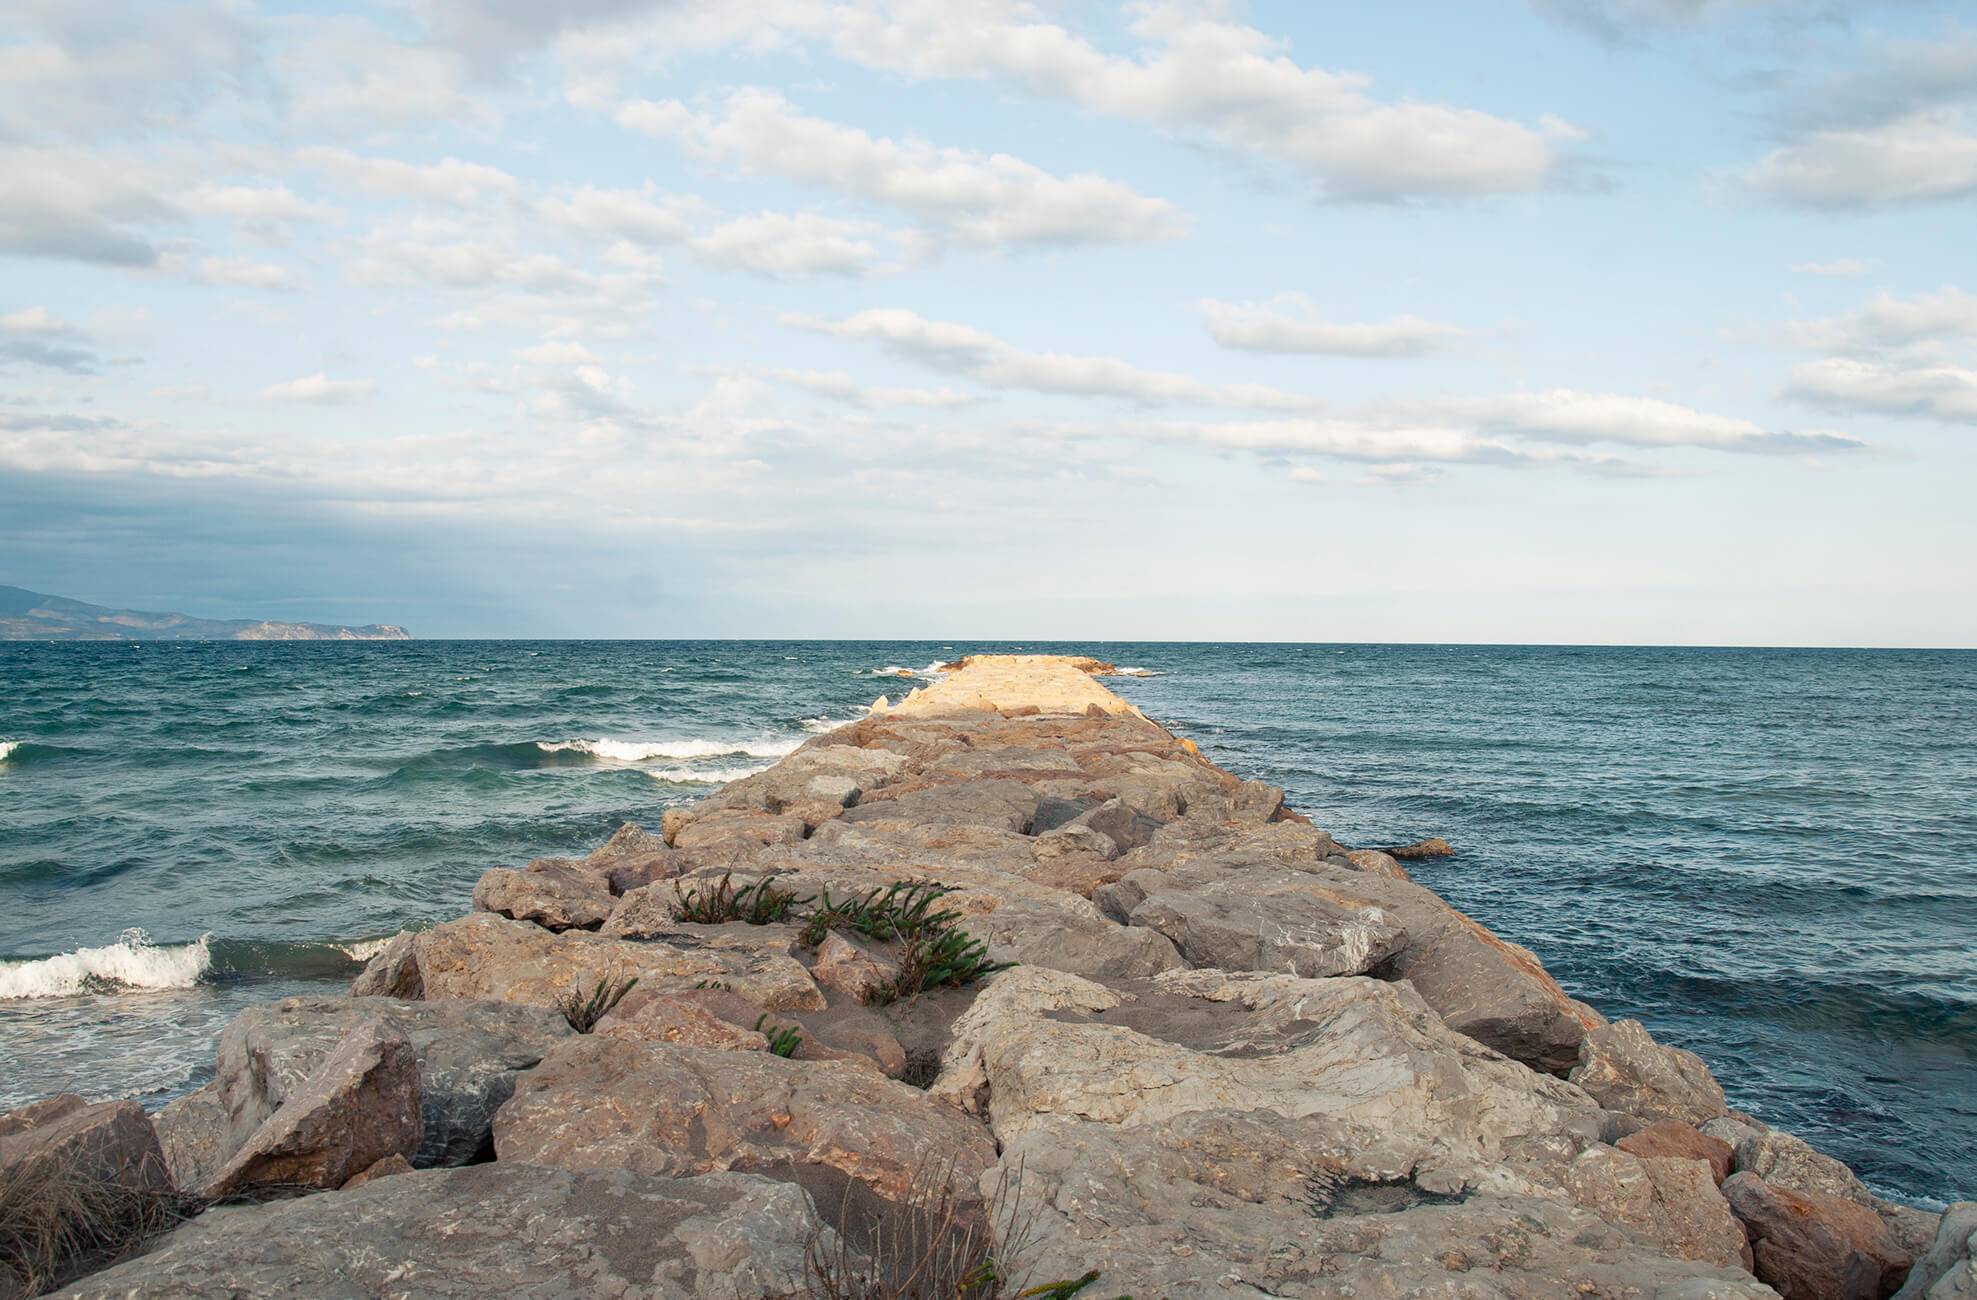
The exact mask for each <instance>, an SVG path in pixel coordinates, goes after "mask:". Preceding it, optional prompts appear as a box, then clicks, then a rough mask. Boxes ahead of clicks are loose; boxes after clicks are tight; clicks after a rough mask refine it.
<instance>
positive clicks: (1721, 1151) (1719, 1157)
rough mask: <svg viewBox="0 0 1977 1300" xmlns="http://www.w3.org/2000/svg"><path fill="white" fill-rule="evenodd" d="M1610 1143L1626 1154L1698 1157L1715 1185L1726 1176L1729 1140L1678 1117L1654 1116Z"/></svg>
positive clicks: (1676, 1158)
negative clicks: (1710, 1134)
mask: <svg viewBox="0 0 1977 1300" xmlns="http://www.w3.org/2000/svg"><path fill="white" fill-rule="evenodd" d="M1613 1145H1614V1146H1616V1147H1619V1148H1620V1149H1621V1150H1622V1151H1625V1152H1626V1153H1627V1154H1628V1155H1634V1156H1641V1157H1643V1158H1647V1159H1668V1160H1700V1161H1702V1162H1703V1163H1704V1164H1705V1165H1708V1166H1709V1173H1710V1177H1711V1179H1712V1180H1713V1181H1714V1182H1716V1183H1717V1184H1719V1185H1721V1183H1722V1182H1723V1180H1724V1179H1725V1178H1728V1177H1729V1176H1730V1156H1731V1153H1732V1150H1733V1148H1732V1147H1731V1146H1730V1144H1729V1143H1728V1142H1725V1141H1723V1140H1721V1139H1720V1138H1713V1137H1710V1136H1709V1135H1708V1134H1707V1133H1703V1132H1701V1131H1699V1130H1697V1129H1695V1128H1693V1127H1692V1126H1690V1125H1688V1124H1684V1123H1682V1121H1680V1120H1676V1119H1664V1120H1657V1121H1655V1122H1654V1123H1652V1124H1649V1125H1647V1126H1646V1127H1645V1128H1641V1129H1637V1130H1636V1131H1634V1132H1632V1133H1629V1134H1628V1135H1627V1136H1626V1137H1623V1138H1621V1139H1620V1140H1619V1141H1618V1142H1615V1143H1614V1144H1613Z"/></svg>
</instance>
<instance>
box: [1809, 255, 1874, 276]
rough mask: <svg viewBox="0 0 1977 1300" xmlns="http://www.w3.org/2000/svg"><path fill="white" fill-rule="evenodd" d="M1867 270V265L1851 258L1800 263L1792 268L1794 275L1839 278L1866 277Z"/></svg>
mask: <svg viewBox="0 0 1977 1300" xmlns="http://www.w3.org/2000/svg"><path fill="white" fill-rule="evenodd" d="M1867 270H1868V267H1867V263H1865V262H1857V261H1855V260H1853V259H1852V258H1850V257H1841V258H1835V259H1834V260H1833V261H1830V262H1800V263H1798V264H1797V265H1795V266H1793V267H1792V274H1794V275H1823V276H1835V277H1838V276H1854V275H1866V274H1867Z"/></svg>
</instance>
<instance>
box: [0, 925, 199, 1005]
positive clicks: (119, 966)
mask: <svg viewBox="0 0 1977 1300" xmlns="http://www.w3.org/2000/svg"><path fill="white" fill-rule="evenodd" d="M210 938H212V936H211V935H201V936H199V938H198V939H197V940H196V941H194V942H192V943H181V944H172V945H169V946H167V947H163V948H161V947H158V946H156V945H155V944H153V943H152V942H151V940H150V939H149V938H147V937H146V936H145V933H144V931H142V930H135V929H133V930H125V931H124V932H123V936H122V937H121V938H119V939H118V940H117V942H115V943H113V944H109V945H107V946H105V947H102V948H78V949H76V950H75V951H74V952H65V953H59V954H57V955H56V956H53V957H42V958H39V959H38V960H34V961H10V962H0V1000H9V999H20V998H66V997H74V996H75V995H76V994H78V993H93V992H98V991H103V990H105V989H116V988H126V989H189V988H191V987H192V986H193V985H194V984H197V983H198V982H199V977H200V976H201V975H203V974H205V973H206V971H207V970H209V969H210V968H211V967H212V965H213V954H212V950H211V949H210V948H209V947H208V945H207V940H209V939H210Z"/></svg>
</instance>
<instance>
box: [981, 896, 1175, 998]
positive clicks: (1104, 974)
mask: <svg viewBox="0 0 1977 1300" xmlns="http://www.w3.org/2000/svg"><path fill="white" fill-rule="evenodd" d="M963 928H964V929H966V930H967V931H968V933H969V934H970V935H972V936H973V937H975V938H977V939H980V940H981V941H982V942H984V943H986V944H987V945H988V949H989V958H990V960H992V961H1006V962H1011V963H1014V964H1016V965H1019V966H1046V967H1049V968H1050V969H1051V970H1061V971H1069V972H1070V973H1072V974H1074V975H1083V976H1086V977H1087V978H1090V979H1097V980H1105V979H1144V978H1146V977H1147V976H1150V975H1158V974H1159V973H1160V972H1162V971H1169V970H1175V969H1178V968H1179V967H1182V966H1185V965H1187V963H1186V962H1185V961H1184V960H1182V958H1181V954H1180V953H1179V952H1178V951H1177V950H1176V949H1175V947H1174V945H1173V943H1172V942H1171V941H1170V940H1169V939H1168V938H1167V936H1165V935H1163V934H1161V933H1159V932H1158V931H1156V930H1149V929H1142V928H1139V927H1137V926H1132V927H1128V926H1122V925H1115V924H1114V923H1113V922H1111V921H1108V920H1106V919H1105V917H1104V916H1103V915H1101V914H1100V912H1099V911H1098V909H1097V908H1096V907H1093V906H1092V905H1091V904H1090V903H1089V902H1087V901H1086V900H1084V899H1082V898H1078V897H1076V896H1075V895H1070V894H1060V895H1059V898H1056V899H1052V900H1050V901H1048V902H1046V901H1044V900H1041V899H1035V898H1010V899H1004V900H1002V901H1001V902H1000V903H999V904H998V906H997V907H996V908H995V910H994V911H992V912H986V913H983V914H980V915H971V916H969V917H968V919H967V921H966V922H965V923H964V926H963Z"/></svg>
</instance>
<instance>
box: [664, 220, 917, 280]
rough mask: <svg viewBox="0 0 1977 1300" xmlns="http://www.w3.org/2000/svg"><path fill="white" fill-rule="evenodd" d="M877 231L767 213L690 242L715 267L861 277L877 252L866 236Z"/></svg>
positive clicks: (851, 223)
mask: <svg viewBox="0 0 1977 1300" xmlns="http://www.w3.org/2000/svg"><path fill="white" fill-rule="evenodd" d="M875 229H876V228H875V227H874V226H872V225H871V224H870V223H869V222H864V221H839V220H836V219H834V218H831V217H823V216H818V215H817V214H816V213H814V212H796V213H788V212H763V213H758V214H756V215H755V216H752V217H738V218H736V219H735V220H733V221H729V222H727V223H725V224H723V225H720V226H717V227H715V228H714V229H713V230H710V231H708V232H707V233H706V234H704V235H700V236H697V237H695V238H694V239H693V240H691V241H690V242H689V246H690V247H691V248H692V249H693V251H694V252H695V253H697V254H698V255H699V256H700V259H701V260H702V261H704V262H707V263H710V264H711V265H714V266H723V267H730V268H736V269H740V270H748V271H757V272H760V273H762V274H764V275H775V276H801V275H818V274H823V273H835V274H840V275H858V274H862V273H864V272H866V271H868V270H870V269H871V266H872V262H873V260H874V259H875V258H876V257H877V256H878V250H877V249H876V248H874V247H873V246H872V243H871V241H870V240H869V239H867V238H866V236H868V235H870V234H872V233H873V231H874V230H875Z"/></svg>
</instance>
